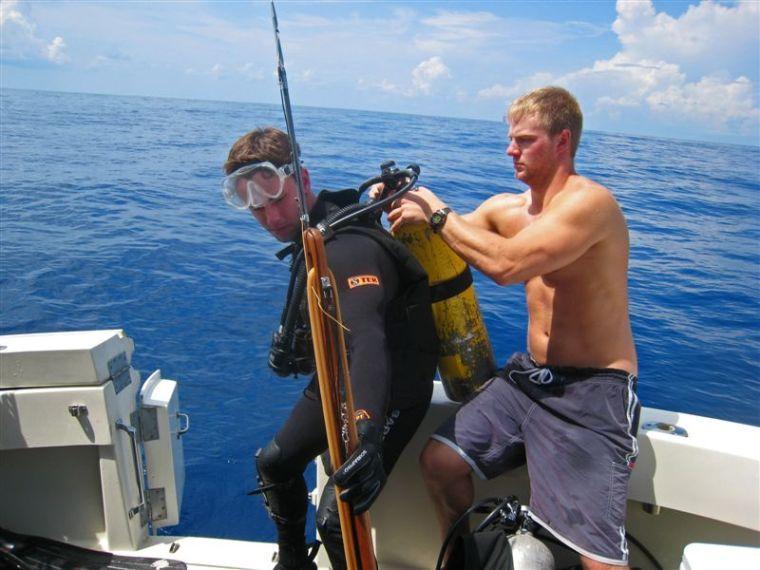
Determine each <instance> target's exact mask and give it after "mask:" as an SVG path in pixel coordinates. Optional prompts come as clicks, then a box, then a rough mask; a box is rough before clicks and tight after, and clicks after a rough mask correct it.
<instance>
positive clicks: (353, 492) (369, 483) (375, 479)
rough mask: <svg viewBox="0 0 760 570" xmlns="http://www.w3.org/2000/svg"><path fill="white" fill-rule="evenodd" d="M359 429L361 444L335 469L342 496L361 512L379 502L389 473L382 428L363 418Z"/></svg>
mask: <svg viewBox="0 0 760 570" xmlns="http://www.w3.org/2000/svg"><path fill="white" fill-rule="evenodd" d="M356 431H357V432H358V434H359V446H358V447H357V448H356V450H355V451H354V452H353V453H352V454H351V457H349V458H348V460H347V461H346V462H345V463H344V464H343V465H341V466H340V467H339V468H338V470H337V471H336V472H335V475H334V476H333V481H335V483H336V484H337V485H338V487H340V488H341V489H342V492H341V494H340V499H341V500H342V501H347V502H349V503H351V505H352V507H353V513H354V514H355V515H360V514H362V513H363V512H364V511H366V510H367V509H369V508H370V506H372V503H373V502H375V499H376V498H377V496H378V495H379V494H380V491H381V490H382V488H383V486H384V485H385V480H386V475H385V469H384V468H383V457H382V455H381V453H380V441H381V439H382V438H381V434H380V430H379V429H378V427H377V426H376V425H375V424H373V423H372V422H371V421H369V420H359V421H358V422H356Z"/></svg>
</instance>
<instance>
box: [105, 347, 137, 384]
mask: <svg viewBox="0 0 760 570" xmlns="http://www.w3.org/2000/svg"><path fill="white" fill-rule="evenodd" d="M130 370H131V367H130V366H129V362H128V361H127V353H126V352H120V353H119V354H117V355H116V356H114V357H113V358H112V359H111V360H109V361H108V374H109V375H110V380H111V381H112V382H113V387H114V389H115V390H116V393H117V394H118V393H119V392H121V391H122V390H123V389H124V388H126V387H127V386H129V384H130V383H131V382H132V374H131V373H130Z"/></svg>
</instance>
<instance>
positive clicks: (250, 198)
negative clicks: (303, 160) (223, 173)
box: [222, 162, 293, 210]
mask: <svg viewBox="0 0 760 570" xmlns="http://www.w3.org/2000/svg"><path fill="white" fill-rule="evenodd" d="M292 173H293V167H292V166H291V165H290V164H286V165H284V166H281V167H279V168H278V167H276V166H275V165H274V164H272V163H271V162H255V163H252V164H246V165H245V166H241V167H240V168H238V169H237V170H236V171H235V172H233V173H232V174H230V175H229V176H227V177H226V178H225V179H224V180H223V181H222V194H224V199H225V200H226V201H227V203H228V204H229V205H230V206H232V207H233V208H236V209H238V210H247V209H249V208H253V209H258V208H263V207H264V206H266V205H267V204H268V203H271V202H276V201H277V200H279V199H280V198H282V193H283V190H284V189H285V180H286V179H287V177H288V176H290V175H291V174H292Z"/></svg>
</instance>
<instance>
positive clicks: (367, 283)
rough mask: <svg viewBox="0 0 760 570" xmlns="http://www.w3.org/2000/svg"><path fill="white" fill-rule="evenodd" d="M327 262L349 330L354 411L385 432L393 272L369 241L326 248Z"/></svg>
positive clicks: (349, 238) (343, 241) (348, 240)
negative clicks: (361, 412) (388, 314)
mask: <svg viewBox="0 0 760 570" xmlns="http://www.w3.org/2000/svg"><path fill="white" fill-rule="evenodd" d="M327 256H328V261H329V264H330V268H331V270H332V272H333V274H334V275H335V279H336V281H337V285H338V294H339V299H340V307H341V317H342V320H343V324H344V325H345V327H346V328H347V329H348V330H347V332H346V333H345V338H346V348H347V349H348V351H349V369H350V370H349V372H350V374H351V386H352V390H353V395H354V407H355V408H356V410H357V412H358V411H359V410H364V412H366V415H368V416H369V419H370V420H371V421H372V422H373V423H375V424H376V425H378V427H380V428H382V426H383V425H384V422H385V413H386V411H387V410H386V408H387V405H388V401H389V399H390V390H391V369H390V356H389V353H388V349H387V342H386V330H385V311H386V306H387V302H388V300H389V299H390V298H391V297H392V296H393V295H394V294H395V291H396V288H397V279H398V278H397V276H396V274H395V267H394V265H393V261H392V260H391V259H390V258H389V257H388V254H387V253H385V251H384V250H381V248H380V246H379V245H378V244H377V243H376V242H375V241H374V240H372V239H371V238H368V237H365V236H357V235H351V234H344V235H339V236H337V237H336V238H334V239H333V240H331V241H329V242H328V243H327Z"/></svg>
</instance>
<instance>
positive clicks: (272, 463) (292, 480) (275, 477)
mask: <svg viewBox="0 0 760 570" xmlns="http://www.w3.org/2000/svg"><path fill="white" fill-rule="evenodd" d="M256 471H257V472H258V475H259V485H261V486H264V485H274V487H272V488H271V489H268V490H266V491H264V492H263V495H264V504H265V505H266V508H267V511H268V512H269V516H270V517H272V519H273V520H274V521H275V522H279V523H282V524H289V523H298V522H301V521H302V520H303V519H304V518H305V517H306V511H307V509H308V505H307V502H308V493H307V490H306V481H305V480H304V478H303V475H302V474H298V475H296V476H293V475H292V474H289V473H288V470H287V466H286V465H284V464H283V461H282V450H281V449H280V447H279V446H278V445H277V443H276V442H275V441H274V439H273V440H272V441H270V442H269V443H268V444H267V445H266V447H264V448H263V449H259V450H258V451H257V452H256Z"/></svg>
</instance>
